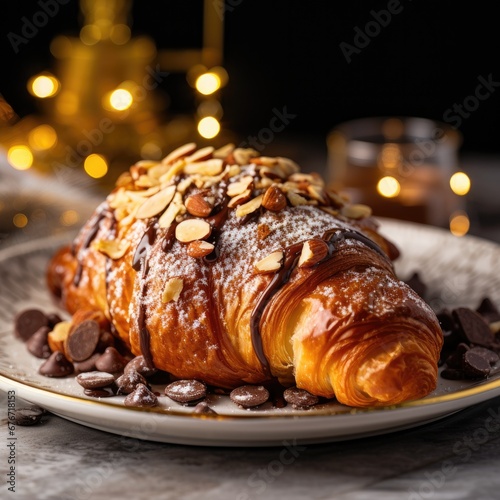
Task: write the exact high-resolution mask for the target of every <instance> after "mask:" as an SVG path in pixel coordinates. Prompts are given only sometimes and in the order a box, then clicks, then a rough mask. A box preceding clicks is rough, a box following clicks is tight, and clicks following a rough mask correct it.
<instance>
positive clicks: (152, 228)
mask: <svg viewBox="0 0 500 500" xmlns="http://www.w3.org/2000/svg"><path fill="white" fill-rule="evenodd" d="M156 222H157V221H156V219H153V221H152V222H151V224H150V225H149V226H148V228H147V229H146V231H145V233H144V234H143V235H142V238H141V240H140V241H139V244H138V245H137V248H136V249H135V253H134V257H133V259H132V268H133V269H134V270H135V271H139V270H140V269H141V267H143V266H142V259H143V257H146V256H147V254H148V252H149V249H150V248H151V246H152V245H153V243H154V242H155V239H156Z"/></svg>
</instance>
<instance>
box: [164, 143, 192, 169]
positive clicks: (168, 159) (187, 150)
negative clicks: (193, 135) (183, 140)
mask: <svg viewBox="0 0 500 500" xmlns="http://www.w3.org/2000/svg"><path fill="white" fill-rule="evenodd" d="M195 151H196V144H195V143H194V142H189V143H188V144H184V146H181V147H179V148H177V149H174V150H173V151H172V152H171V153H169V154H168V155H167V156H165V158H163V160H162V163H163V164H169V163H174V161H177V160H178V159H179V158H182V157H183V156H187V155H190V154H192V153H194V152H195Z"/></svg>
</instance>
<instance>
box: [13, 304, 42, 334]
mask: <svg viewBox="0 0 500 500" xmlns="http://www.w3.org/2000/svg"><path fill="white" fill-rule="evenodd" d="M14 325H15V326H14V328H15V330H14V333H15V335H16V337H18V338H20V339H21V340H22V341H24V342H26V341H27V340H28V339H29V338H30V337H31V336H32V335H33V334H34V333H35V332H36V331H37V330H39V329H40V328H41V327H42V326H49V321H48V319H47V316H45V314H44V313H43V312H42V311H40V310H39V309H26V310H24V311H21V312H20V313H19V314H18V315H17V316H16V318H15V320H14Z"/></svg>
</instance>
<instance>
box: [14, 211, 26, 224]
mask: <svg viewBox="0 0 500 500" xmlns="http://www.w3.org/2000/svg"><path fill="white" fill-rule="evenodd" d="M12 223H13V224H14V226H16V227H19V228H21V227H25V226H26V225H27V224H28V217H26V215H24V214H22V213H19V214H16V215H14V217H12Z"/></svg>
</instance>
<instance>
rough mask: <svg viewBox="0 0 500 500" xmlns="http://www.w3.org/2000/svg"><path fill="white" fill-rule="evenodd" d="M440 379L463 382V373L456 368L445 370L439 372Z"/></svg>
mask: <svg viewBox="0 0 500 500" xmlns="http://www.w3.org/2000/svg"><path fill="white" fill-rule="evenodd" d="M441 377H443V378H445V379H448V380H463V379H464V372H463V370H458V369H456V368H445V369H444V370H443V371H442V372H441Z"/></svg>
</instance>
